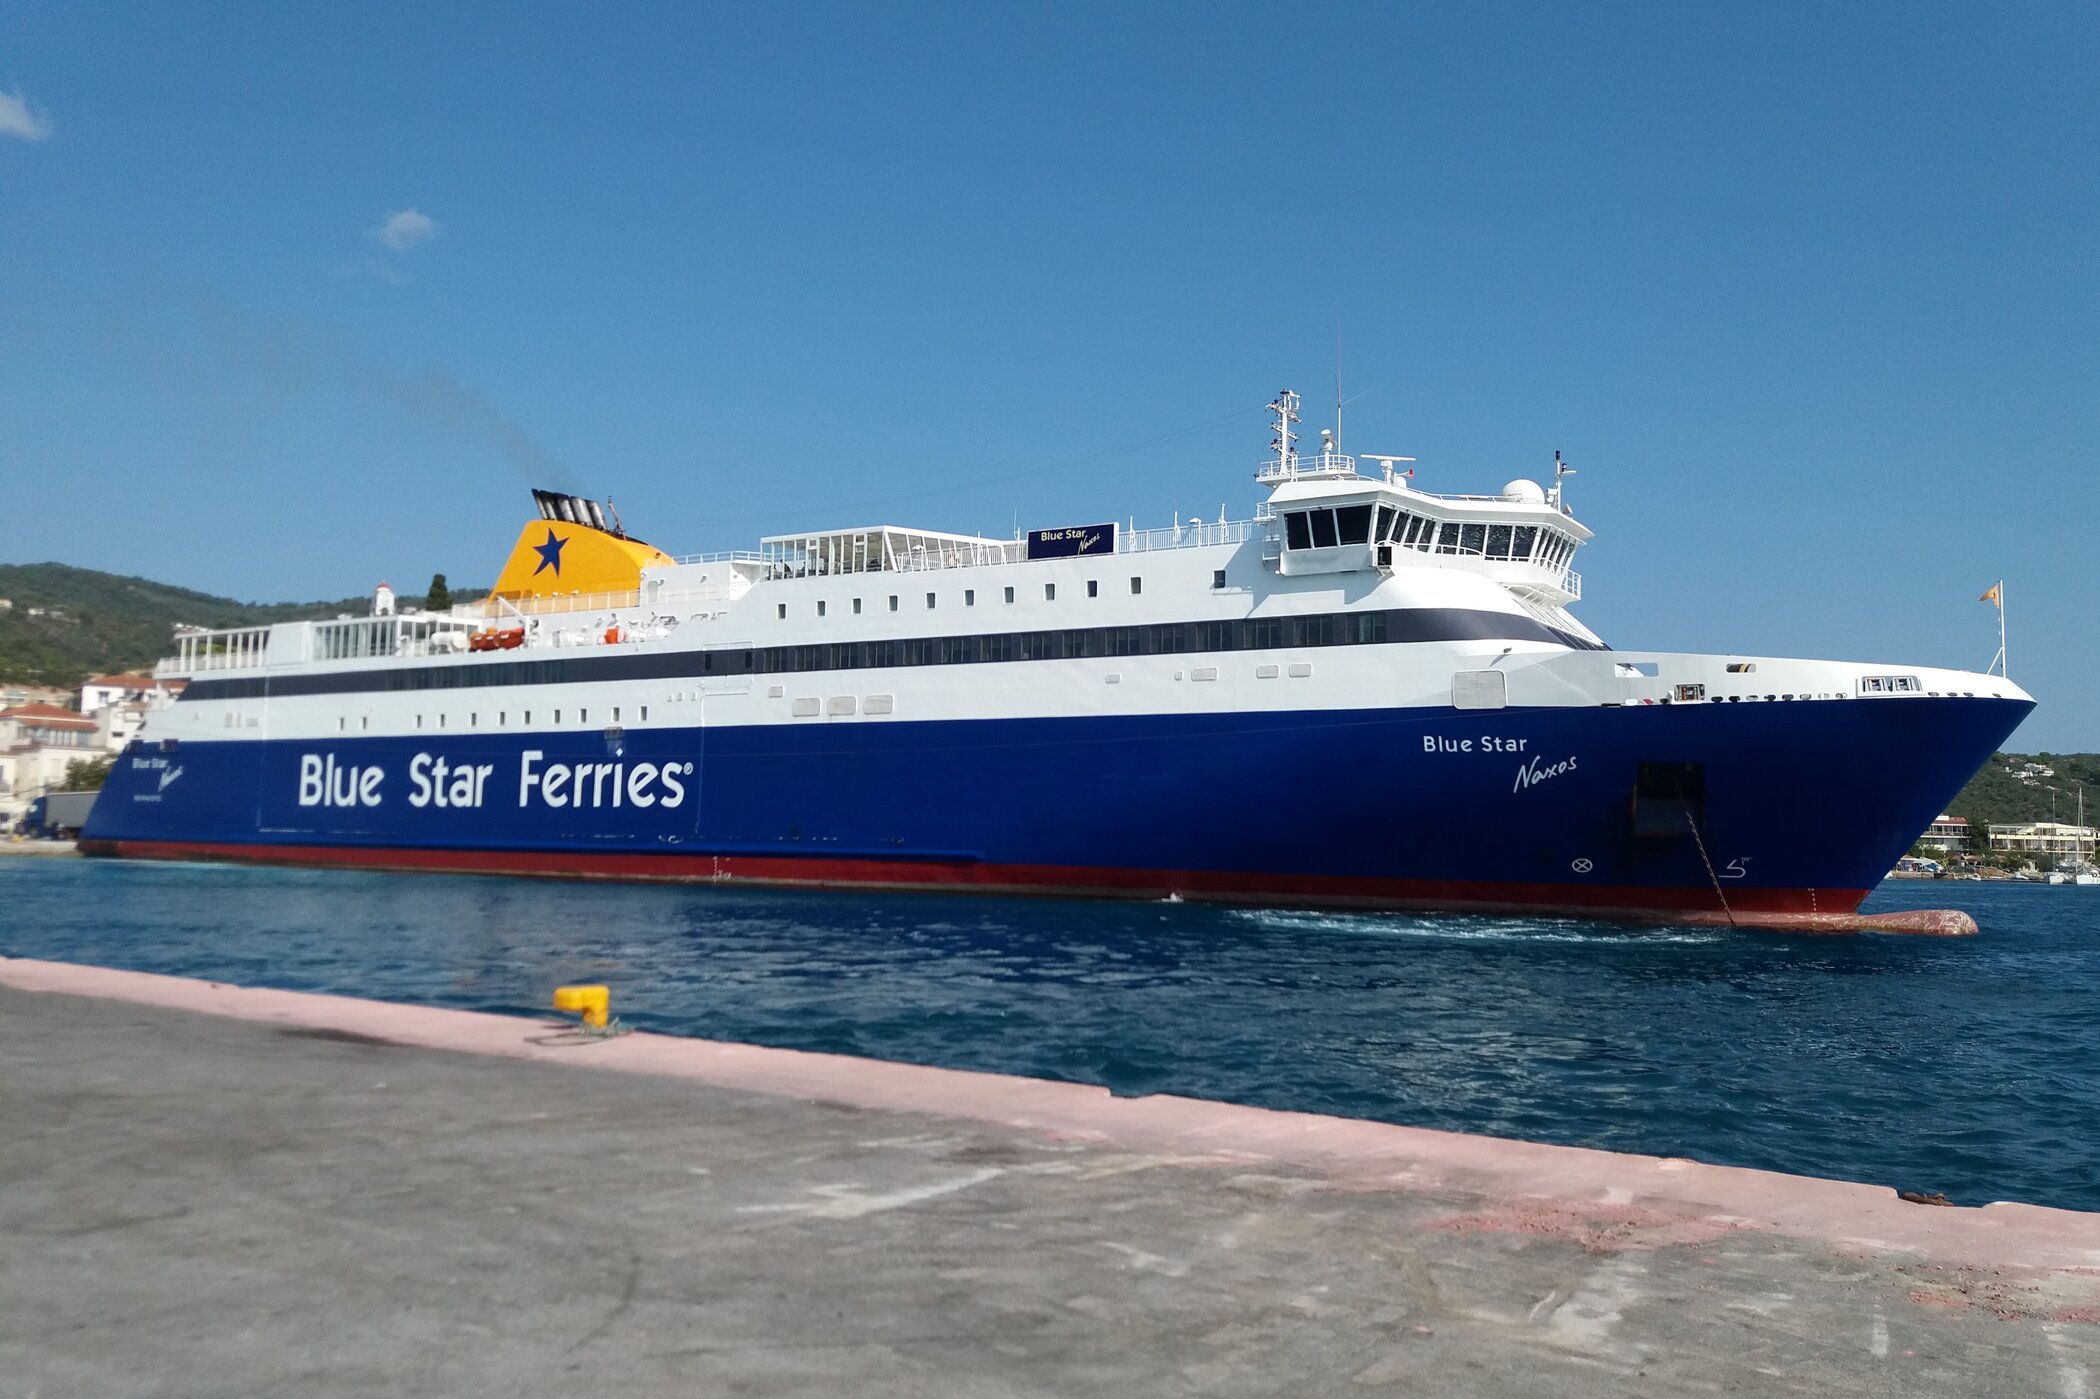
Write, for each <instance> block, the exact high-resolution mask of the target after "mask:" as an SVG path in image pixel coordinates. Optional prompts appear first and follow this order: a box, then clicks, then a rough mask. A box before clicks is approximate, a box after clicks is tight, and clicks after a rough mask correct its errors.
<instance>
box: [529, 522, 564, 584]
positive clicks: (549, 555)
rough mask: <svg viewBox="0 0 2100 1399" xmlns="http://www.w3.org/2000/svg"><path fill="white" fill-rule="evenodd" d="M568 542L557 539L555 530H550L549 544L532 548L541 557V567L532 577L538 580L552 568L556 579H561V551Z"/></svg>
mask: <svg viewBox="0 0 2100 1399" xmlns="http://www.w3.org/2000/svg"><path fill="white" fill-rule="evenodd" d="M568 542H569V541H568V540H566V539H562V538H559V537H557V536H556V534H555V533H554V531H553V530H551V529H550V530H548V531H547V542H546V543H545V544H535V545H533V546H532V552H533V553H535V554H538V555H539V556H540V566H539V567H538V568H535V569H534V570H533V571H532V576H533V577H535V578H537V577H539V576H540V575H541V574H542V573H545V572H546V571H547V570H548V569H550V568H551V569H553V570H554V576H555V577H556V578H559V577H561V551H562V546H564V545H566V544H567V543H568Z"/></svg>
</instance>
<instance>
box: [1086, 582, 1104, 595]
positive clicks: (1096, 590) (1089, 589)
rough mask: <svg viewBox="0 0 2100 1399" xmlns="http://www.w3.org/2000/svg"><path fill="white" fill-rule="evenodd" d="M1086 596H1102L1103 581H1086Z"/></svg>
mask: <svg viewBox="0 0 2100 1399" xmlns="http://www.w3.org/2000/svg"><path fill="white" fill-rule="evenodd" d="M1086 595H1087V596H1088V597H1100V596H1101V580H1100V579H1099V578H1089V579H1087V580H1086Z"/></svg>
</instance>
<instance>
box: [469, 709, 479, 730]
mask: <svg viewBox="0 0 2100 1399" xmlns="http://www.w3.org/2000/svg"><path fill="white" fill-rule="evenodd" d="M467 727H468V728H470V729H478V728H480V727H481V711H480V710H478V709H476V710H472V711H469V713H468V714H467Z"/></svg>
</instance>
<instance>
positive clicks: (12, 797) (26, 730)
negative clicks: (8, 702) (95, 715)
mask: <svg viewBox="0 0 2100 1399" xmlns="http://www.w3.org/2000/svg"><path fill="white" fill-rule="evenodd" d="M102 752H103V750H102V730H101V725H99V724H98V723H96V722H95V720H93V719H90V718H87V717H86V716H84V715H81V714H78V713H75V712H74V711H73V710H70V709H64V708H61V707H60V706H58V705H55V704H21V705H15V706H13V707H12V708H9V709H0V822H4V823H9V824H11V823H13V822H14V821H15V820H17V819H19V818H20V817H21V815H22V813H23V812H25V811H27V810H28V809H29V804H30V803H31V802H33V801H35V800H36V799H37V798H38V797H41V796H43V795H44V794H45V793H47V792H62V791H64V790H65V787H66V769H68V768H69V767H71V766H72V765H73V764H74V763H77V762H82V761H91V760H93V759H95V758H99V757H101V756H102Z"/></svg>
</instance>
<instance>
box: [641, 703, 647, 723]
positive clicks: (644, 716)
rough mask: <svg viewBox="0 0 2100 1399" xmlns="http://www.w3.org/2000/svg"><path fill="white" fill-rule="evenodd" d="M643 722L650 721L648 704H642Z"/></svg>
mask: <svg viewBox="0 0 2100 1399" xmlns="http://www.w3.org/2000/svg"><path fill="white" fill-rule="evenodd" d="M642 722H643V723H645V724H646V723H648V722H649V706H648V705H646V704H645V705H643V706H642Z"/></svg>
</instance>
